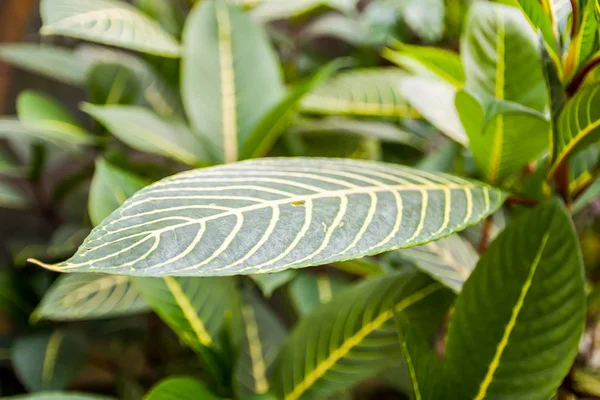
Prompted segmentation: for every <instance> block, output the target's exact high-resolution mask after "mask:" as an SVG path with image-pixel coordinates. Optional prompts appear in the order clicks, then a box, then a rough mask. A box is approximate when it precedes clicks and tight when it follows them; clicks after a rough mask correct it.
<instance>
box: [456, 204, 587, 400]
mask: <svg viewBox="0 0 600 400" xmlns="http://www.w3.org/2000/svg"><path fill="white" fill-rule="evenodd" d="M500 294H501V295H500ZM584 324H585V292H584V271H583V263H582V260H581V255H580V251H579V244H578V240H577V236H576V233H575V230H574V228H573V226H572V222H571V221H570V218H569V216H568V214H567V212H566V210H565V208H564V206H562V205H561V204H560V203H559V202H558V201H549V202H546V203H544V204H543V205H541V206H538V207H537V208H536V209H534V210H530V211H527V212H524V213H523V214H522V215H520V216H519V217H518V218H517V219H516V220H514V221H513V222H512V223H511V224H510V225H509V226H508V228H507V229H506V230H505V231H504V232H503V233H501V234H500V236H498V238H497V239H496V240H495V241H494V242H493V243H492V244H491V246H490V247H489V248H488V250H487V251H486V253H485V254H484V255H483V256H482V258H481V260H480V261H479V263H478V264H477V267H476V268H475V270H474V271H473V273H472V274H471V276H470V278H469V279H468V280H467V282H466V283H465V285H464V287H463V290H462V292H461V293H460V295H459V296H458V299H457V301H456V304H455V308H454V313H453V316H452V319H451V321H450V327H449V330H448V339H447V345H446V362H445V367H444V370H445V376H446V380H447V387H446V393H447V394H451V395H452V397H451V398H455V399H492V398H493V399H511V400H512V399H531V400H536V399H540V400H542V399H544V400H545V399H549V398H551V397H552V395H553V394H554V393H555V392H556V390H557V388H558V387H559V386H560V384H561V382H562V381H563V379H564V377H565V376H566V375H567V373H568V372H569V369H570V368H571V365H572V363H573V361H574V358H575V356H576V354H577V351H578V344H579V341H580V339H581V334H582V333H583V327H584Z"/></svg>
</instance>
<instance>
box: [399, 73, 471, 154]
mask: <svg viewBox="0 0 600 400" xmlns="http://www.w3.org/2000/svg"><path fill="white" fill-rule="evenodd" d="M396 85H398V87H399V88H400V90H401V92H402V95H403V96H404V98H406V100H408V102H409V103H410V105H411V106H412V107H414V108H415V109H416V110H418V111H419V112H420V113H421V115H423V117H424V118H425V119H426V120H427V121H429V122H430V123H431V124H432V125H433V126H435V127H436V128H437V129H439V130H440V132H442V133H444V134H445V135H446V136H448V137H449V138H450V139H452V140H454V141H455V142H457V143H459V144H461V145H462V146H464V147H467V146H468V143H469V139H468V138H467V134H466V133H465V129H464V128H463V125H462V123H461V121H460V118H459V115H458V113H457V111H456V107H455V105H454V99H455V97H456V89H455V88H454V87H453V86H452V85H450V84H448V83H446V82H443V81H440V80H437V79H431V78H421V77H405V78H402V79H400V80H398V82H396ZM432 102H435V107H434V106H432Z"/></svg>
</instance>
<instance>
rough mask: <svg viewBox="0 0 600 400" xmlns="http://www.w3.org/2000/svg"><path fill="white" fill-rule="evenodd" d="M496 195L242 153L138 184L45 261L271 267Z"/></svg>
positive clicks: (218, 270)
mask: <svg viewBox="0 0 600 400" xmlns="http://www.w3.org/2000/svg"><path fill="white" fill-rule="evenodd" d="M503 200H504V194H503V193H502V192H500V191H498V190H495V189H492V188H490V187H488V186H487V185H484V184H480V183H475V182H471V181H467V180H465V179H462V178H457V177H452V176H449V175H444V174H431V173H428V172H424V171H419V170H416V169H411V168H408V167H402V166H398V165H394V164H385V163H377V162H368V161H357V160H341V159H318V158H272V159H261V160H251V161H244V162H239V163H234V164H230V165H225V166H218V167H213V168H210V169H201V170H196V171H190V172H186V173H182V174H178V175H176V176H174V177H171V178H168V179H165V180H163V181H160V182H158V183H155V184H153V185H151V186H148V187H146V188H145V189H142V190H141V191H140V192H138V193H137V194H136V195H134V196H133V197H132V198H131V199H130V200H128V201H127V202H125V204H124V205H123V206H122V207H121V208H120V209H118V210H117V211H115V213H113V214H112V215H111V216H110V217H109V218H107V219H105V220H104V221H103V223H102V224H100V225H99V226H98V227H97V228H96V229H94V231H92V233H91V234H90V236H89V237H88V238H87V239H86V240H85V241H84V244H83V245H82V247H81V248H80V249H79V250H78V252H77V253H76V254H75V256H74V257H73V258H72V259H70V260H68V261H66V262H63V263H61V264H58V265H56V266H49V267H50V268H52V269H54V270H59V271H69V272H83V271H94V272H110V273H119V274H125V275H152V276H164V275H169V276H173V275H187V276H189V275H195V276H215V275H235V274H253V273H259V272H260V273H267V272H277V271H281V270H284V269H289V268H302V267H307V266H311V265H321V264H326V263H331V262H335V261H343V260H349V259H355V258H359V257H362V256H365V255H371V254H377V253H380V252H382V251H387V250H392V249H396V248H403V247H411V246H417V245H419V244H423V243H426V242H429V241H432V240H436V239H439V238H442V237H444V236H447V235H449V234H450V233H452V232H456V231H459V230H462V229H464V228H466V227H467V226H469V225H472V224H475V223H477V222H479V221H481V220H482V219H484V218H485V217H486V216H487V215H489V214H490V213H492V212H494V211H495V210H496V209H497V208H498V207H499V206H500V205H501V204H502V202H503ZM40 265H45V264H43V263H40ZM45 266H46V267H48V266H47V265H45Z"/></svg>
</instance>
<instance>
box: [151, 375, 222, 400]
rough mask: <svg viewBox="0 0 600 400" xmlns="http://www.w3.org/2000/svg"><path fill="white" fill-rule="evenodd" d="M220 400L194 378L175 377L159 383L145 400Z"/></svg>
mask: <svg viewBox="0 0 600 400" xmlns="http://www.w3.org/2000/svg"><path fill="white" fill-rule="evenodd" d="M172 399H177V400H200V399H202V400H219V399H220V397H219V396H217V395H215V394H214V393H212V392H211V391H210V390H209V389H208V388H207V387H206V386H205V385H204V384H203V383H202V382H200V381H198V380H196V379H194V378H186V377H174V378H167V379H164V380H162V381H161V382H159V383H157V384H156V385H155V386H154V387H153V388H152V389H151V390H150V392H149V393H148V394H146V396H144V400H172Z"/></svg>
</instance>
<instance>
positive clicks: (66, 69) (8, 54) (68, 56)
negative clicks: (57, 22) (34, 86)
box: [0, 43, 87, 85]
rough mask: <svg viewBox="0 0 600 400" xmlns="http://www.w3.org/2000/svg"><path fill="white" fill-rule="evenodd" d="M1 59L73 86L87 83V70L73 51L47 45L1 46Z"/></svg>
mask: <svg viewBox="0 0 600 400" xmlns="http://www.w3.org/2000/svg"><path fill="white" fill-rule="evenodd" d="M0 59H2V60H3V61H5V62H7V63H9V64H12V65H14V66H17V67H19V68H22V69H24V70H27V71H29V72H32V73H35V74H40V75H44V76H47V77H49V78H52V79H55V80H58V81H60V82H65V83H69V84H73V85H82V84H83V83H84V82H85V76H86V72H87V68H86V66H85V65H84V63H82V60H81V59H80V58H79V57H78V56H77V55H76V54H75V53H74V52H73V51H71V50H69V49H66V48H62V47H57V46H51V45H46V44H33V43H18V44H7V45H3V46H0Z"/></svg>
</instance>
